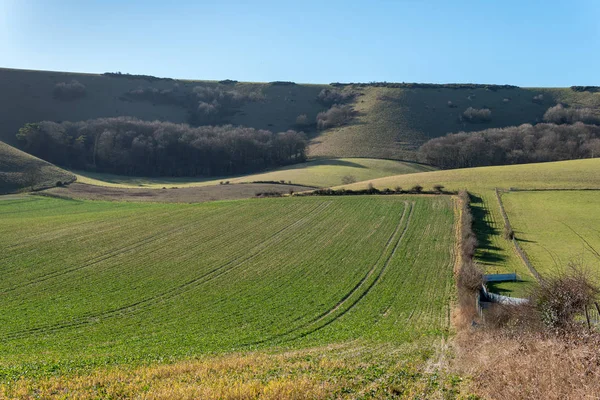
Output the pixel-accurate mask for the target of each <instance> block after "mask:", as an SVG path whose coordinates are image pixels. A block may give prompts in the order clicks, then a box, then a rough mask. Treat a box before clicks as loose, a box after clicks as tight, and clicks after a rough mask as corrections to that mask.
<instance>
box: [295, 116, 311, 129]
mask: <svg viewBox="0 0 600 400" xmlns="http://www.w3.org/2000/svg"><path fill="white" fill-rule="evenodd" d="M308 125H310V123H309V122H308V116H307V115H306V114H300V115H298V116H297V117H296V126H297V127H299V128H302V127H306V126H308Z"/></svg>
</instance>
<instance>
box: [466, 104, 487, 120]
mask: <svg viewBox="0 0 600 400" xmlns="http://www.w3.org/2000/svg"><path fill="white" fill-rule="evenodd" d="M462 116H463V120H465V121H468V122H472V123H481V122H490V121H491V120H492V112H491V111H490V110H489V109H488V108H480V109H477V108H473V107H469V108H467V109H466V110H465V112H463V114H462Z"/></svg>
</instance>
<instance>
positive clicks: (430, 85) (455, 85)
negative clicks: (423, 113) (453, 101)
mask: <svg viewBox="0 0 600 400" xmlns="http://www.w3.org/2000/svg"><path fill="white" fill-rule="evenodd" d="M330 85H331V86H335V87H338V86H356V87H368V86H372V87H388V88H400V89H488V90H491V91H494V92H495V91H496V90H498V89H518V88H519V87H518V86H515V85H492V84H480V83H409V82H401V83H398V82H369V83H354V82H352V83H340V82H333V83H330Z"/></svg>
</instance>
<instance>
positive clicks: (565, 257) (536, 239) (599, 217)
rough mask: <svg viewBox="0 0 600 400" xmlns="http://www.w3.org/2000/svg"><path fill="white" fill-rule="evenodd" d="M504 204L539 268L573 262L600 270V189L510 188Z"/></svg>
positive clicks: (548, 270) (546, 270) (548, 269)
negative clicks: (543, 189)
mask: <svg viewBox="0 0 600 400" xmlns="http://www.w3.org/2000/svg"><path fill="white" fill-rule="evenodd" d="M502 201H503V203H504V207H505V209H506V212H507V214H508V217H509V219H510V221H511V224H512V226H513V229H514V231H515V236H516V238H517V239H518V240H519V242H520V245H521V247H522V248H523V250H524V251H525V252H526V254H527V256H528V258H529V259H530V261H531V263H532V264H533V266H534V267H535V268H536V270H537V271H538V272H539V273H540V274H542V275H544V274H552V273H555V272H557V271H564V269H565V267H566V266H567V265H568V264H569V262H574V263H577V264H580V265H583V266H584V267H586V268H588V269H590V270H591V271H594V273H595V274H600V191H543V192H507V193H504V194H503V195H502Z"/></svg>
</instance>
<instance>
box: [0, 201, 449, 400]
mask: <svg viewBox="0 0 600 400" xmlns="http://www.w3.org/2000/svg"><path fill="white" fill-rule="evenodd" d="M0 215H2V218H0V231H2V232H3V235H2V240H1V241H0V254H2V260H3V261H2V264H1V265H2V266H1V267H0V270H1V272H2V275H3V277H4V279H2V281H1V282H0V293H1V296H2V307H3V312H2V314H1V315H0V338H1V339H0V354H1V356H0V378H1V380H2V381H4V382H5V383H6V381H7V380H8V379H10V378H14V377H19V376H22V375H24V376H25V377H29V378H35V377H38V378H39V377H43V376H51V375H56V373H67V372H68V373H69V374H77V373H86V372H87V371H89V368H93V367H100V366H106V365H125V366H127V365H130V366H133V367H135V366H136V365H139V364H140V363H145V362H147V361H157V360H163V361H167V360H171V361H172V360H176V359H187V358H190V357H193V356H196V357H197V356H201V355H208V354H209V353H222V352H231V351H247V350H251V349H269V350H270V351H279V350H280V349H289V348H296V349H306V348H313V347H315V346H342V347H339V348H343V346H346V348H347V350H346V351H345V354H346V356H347V357H348V359H349V360H351V359H354V361H352V362H350V361H349V362H348V364H346V363H345V362H339V363H337V364H336V361H335V358H334V359H333V360H332V361H327V360H328V358H327V357H325V358H324V361H323V362H324V363H328V362H330V363H332V364H330V367H328V366H327V364H321V365H322V368H323V369H318V370H316V372H314V374H312V373H309V374H311V375H312V377H313V378H314V379H317V380H319V381H321V382H324V381H325V382H326V381H331V382H335V381H338V380H339V377H343V376H346V375H345V374H349V375H351V376H353V378H352V379H359V380H360V379H364V381H363V382H362V383H360V385H362V390H365V391H368V390H369V387H370V386H369V385H375V386H372V387H376V386H377V385H383V386H385V387H386V390H389V388H390V385H397V386H398V387H399V388H400V389H398V390H405V389H406V390H409V389H408V387H409V386H408V385H409V384H410V382H411V381H413V380H420V379H421V378H420V377H424V379H425V380H427V379H429V378H431V379H433V381H435V382H437V379H438V378H437V376H436V375H435V374H437V372H435V373H432V375H431V376H430V375H427V376H425V375H424V374H425V373H426V368H425V367H426V360H429V359H430V358H432V357H434V354H433V353H432V351H433V349H434V348H435V346H436V344H437V343H439V341H440V340H441V339H443V338H444V337H445V335H446V333H447V331H448V329H449V306H450V301H451V299H452V298H453V297H454V284H453V272H452V271H453V264H454V262H453V248H454V229H453V221H454V215H453V210H452V200H451V199H450V198H449V197H446V196H440V197H435V198H433V197H418V196H405V197H402V196H387V197H383V196H360V197H345V198H316V197H311V198H286V199H262V200H244V201H231V202H216V203H205V204H199V205H180V204H178V205H174V204H142V203H118V204H115V203H106V202H86V201H67V200H58V199H48V198H40V197H32V196H30V197H27V198H24V199H9V200H7V201H0ZM34 227H35V228H34ZM309 250H310V251H309ZM140 260H143V262H140ZM411 343H412V344H411ZM417 345H418V346H417ZM365 346H375V347H379V348H380V349H386V350H385V352H386V353H387V354H389V355H392V354H393V357H391V358H390V357H387V358H381V359H379V358H378V357H373V358H369V357H368V356H360V361H359V360H357V359H355V358H354V357H355V356H357V355H358V354H364V350H360V349H361V348H364V347H365ZM415 346H417V347H415ZM278 349H279V350H278ZM302 351H304V350H302ZM316 351H318V352H319V354H325V353H326V352H327V350H326V349H325V348H322V349H321V350H316ZM367 353H369V351H367ZM304 354H306V357H305V361H306V362H310V358H307V357H308V353H304ZM313 354H314V353H313ZM373 354H376V353H373ZM339 356H340V357H345V356H344V355H343V354H341V353H340V354H339ZM323 357H324V356H323ZM321 359H323V358H321ZM242 362H243V361H242ZM432 362H433V361H432ZM290 365H292V364H288V367H287V368H291V367H290ZM402 365H403V367H402V369H399V368H400V366H402ZM347 368H348V369H349V370H348V369H347ZM358 368H360V369H361V371H363V372H361V373H358V372H357V371H358ZM429 368H430V369H429V371H436V369H435V367H434V366H430V367H429ZM327 370H329V372H326V373H327V374H328V375H325V376H322V375H319V374H320V372H318V371H327ZM352 371H354V372H352ZM232 373H233V372H232ZM257 373H262V372H259V370H257ZM272 373H273V374H274V376H276V377H279V378H281V379H284V380H285V379H287V380H292V381H293V380H294V379H295V378H294V376H287V378H286V377H285V375H283V376H282V375H279V373H277V372H276V371H273V372H272ZM272 378H273V376H271V378H269V379H272ZM379 378H381V379H383V380H379ZM35 379H37V378H35ZM166 379H170V378H166ZM388 379H392V381H389V380H388ZM433 381H432V382H433ZM172 382H173V383H176V382H175V381H172ZM146 383H147V384H148V385H150V384H152V383H153V382H152V381H148V382H146ZM179 384H181V383H179ZM338 385H339V382H338ZM360 385H359V386H360ZM30 388H31V386H30ZM324 388H327V386H324ZM402 388H405V389H402ZM96 390H101V386H97V387H96ZM344 393H346V394H344ZM353 393H354V395H353ZM356 393H357V392H356V391H354V392H352V391H351V392H338V395H340V396H342V395H344V397H346V396H347V397H356ZM334 397H336V396H334Z"/></svg>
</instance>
